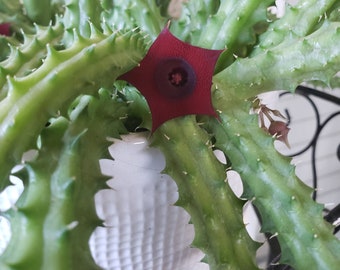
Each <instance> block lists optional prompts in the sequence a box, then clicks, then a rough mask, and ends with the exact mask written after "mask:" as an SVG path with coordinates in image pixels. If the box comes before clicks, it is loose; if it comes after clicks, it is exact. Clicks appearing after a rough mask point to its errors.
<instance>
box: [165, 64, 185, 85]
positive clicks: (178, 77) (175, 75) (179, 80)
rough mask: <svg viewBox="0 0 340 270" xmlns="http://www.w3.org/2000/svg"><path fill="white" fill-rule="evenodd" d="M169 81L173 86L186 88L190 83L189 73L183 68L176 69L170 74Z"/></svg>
mask: <svg viewBox="0 0 340 270" xmlns="http://www.w3.org/2000/svg"><path fill="white" fill-rule="evenodd" d="M169 81H170V83H171V84H172V85H173V86H184V85H185V84H186V83H187V81H188V73H187V72H186V71H185V69H183V68H174V69H173V70H172V71H171V72H170V73H169Z"/></svg>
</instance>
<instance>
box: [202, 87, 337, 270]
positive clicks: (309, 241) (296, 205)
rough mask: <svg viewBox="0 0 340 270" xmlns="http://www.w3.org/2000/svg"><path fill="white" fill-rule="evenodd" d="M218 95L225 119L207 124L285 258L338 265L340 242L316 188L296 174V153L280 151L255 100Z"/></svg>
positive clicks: (300, 263) (296, 263) (311, 265)
mask: <svg viewBox="0 0 340 270" xmlns="http://www.w3.org/2000/svg"><path fill="white" fill-rule="evenodd" d="M222 96H223V98H222ZM214 100H215V105H216V108H218V110H219V111H220V115H219V117H220V121H209V123H208V124H207V126H208V130H209V131H210V132H212V133H213V134H214V136H215V139H216V143H215V145H216V147H217V148H218V149H220V150H222V151H223V152H224V153H225V154H226V155H227V156H228V158H229V159H230V161H231V163H232V169H234V170H235V171H237V172H238V173H239V174H240V176H241V178H242V180H243V184H244V194H243V197H244V198H246V199H248V200H251V201H252V203H253V204H254V205H255V206H256V207H257V208H258V210H259V212H260V214H261V217H262V231H263V232H270V233H272V234H273V235H276V236H277V238H278V240H279V242H280V246H281V250H282V256H281V262H282V263H287V264H290V265H292V266H293V267H294V268H295V269H306V268H308V269H336V268H337V265H339V263H340V257H339V252H340V242H339V240H338V239H337V238H336V237H335V236H333V235H332V229H331V226H330V225H329V224H328V225H327V224H326V222H325V221H324V220H323V217H322V209H323V206H322V205H319V204H317V203H315V202H314V201H313V200H312V199H311V188H309V187H307V186H306V185H305V184H304V183H303V182H302V181H301V180H299V179H298V178H297V176H296V175H295V167H294V166H293V165H291V164H290V160H291V159H290V158H288V157H285V156H282V155H281V154H279V153H278V152H277V150H276V149H275V148H274V145H273V141H274V138H272V137H270V136H268V134H265V132H263V131H262V130H261V129H260V128H259V124H258V119H257V116H256V115H251V114H249V111H250V109H251V105H252V104H251V102H248V101H244V100H240V99H238V98H237V97H235V96H232V94H228V96H225V94H224V93H223V91H221V90H219V89H216V90H215V91H214ZM222 100H223V102H222ZM273 161H274V162H273Z"/></svg>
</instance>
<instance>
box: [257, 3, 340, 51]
mask: <svg viewBox="0 0 340 270" xmlns="http://www.w3.org/2000/svg"><path fill="white" fill-rule="evenodd" d="M335 2H336V0H323V1H320V0H300V1H298V3H297V4H296V5H294V6H293V7H292V6H289V5H287V7H286V9H285V15H284V16H283V17H282V18H281V19H279V20H277V21H275V22H273V23H272V24H271V25H270V26H269V29H268V30H267V31H266V32H265V33H264V34H262V35H261V36H260V38H259V46H257V47H255V49H254V50H253V51H252V52H251V55H252V56H254V55H256V54H258V53H261V52H263V51H265V50H268V49H270V48H273V47H275V46H277V45H279V44H280V43H282V42H288V41H290V40H296V39H299V38H302V37H305V36H307V35H308V34H310V33H312V32H313V31H314V30H315V27H316V26H317V24H318V23H319V22H320V21H322V18H323V17H325V16H326V12H327V11H328V10H329V9H330V8H331V7H332V5H333V4H334V3H335Z"/></svg>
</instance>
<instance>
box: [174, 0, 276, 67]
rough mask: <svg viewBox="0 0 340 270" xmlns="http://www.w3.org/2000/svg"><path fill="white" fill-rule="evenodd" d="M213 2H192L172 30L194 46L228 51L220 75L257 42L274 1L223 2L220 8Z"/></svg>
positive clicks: (218, 64) (186, 6)
mask: <svg viewBox="0 0 340 270" xmlns="http://www.w3.org/2000/svg"><path fill="white" fill-rule="evenodd" d="M207 2H208V3H207ZM212 2H213V1H205V0H200V1H189V2H188V3H187V4H185V5H184V12H183V15H182V17H181V18H180V19H179V20H178V21H175V22H174V23H173V26H172V27H171V30H172V32H173V33H174V34H175V35H176V36H177V37H179V38H181V39H182V40H185V41H187V42H190V43H191V44H192V45H196V46H200V47H204V48H209V49H226V50H225V51H224V52H223V54H222V55H221V57H220V59H219V61H218V63H217V65H216V72H218V71H221V70H222V69H225V68H226V67H227V66H228V65H230V64H231V63H232V62H234V61H235V57H234V55H239V56H246V55H247V53H248V46H249V45H251V44H254V43H255V42H256V35H257V34H256V32H255V30H254V28H255V26H256V24H258V23H266V20H267V8H268V6H270V5H271V4H272V2H273V1H271V0H266V1H259V0H246V1H228V0H222V1H221V3H220V4H219V5H218V4H216V2H214V3H212ZM191 14H195V16H192V15H191Z"/></svg>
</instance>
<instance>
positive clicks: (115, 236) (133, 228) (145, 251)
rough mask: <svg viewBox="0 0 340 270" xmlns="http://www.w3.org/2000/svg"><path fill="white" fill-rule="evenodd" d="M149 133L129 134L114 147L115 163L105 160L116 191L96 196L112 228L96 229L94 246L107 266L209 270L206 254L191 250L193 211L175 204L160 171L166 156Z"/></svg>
mask: <svg viewBox="0 0 340 270" xmlns="http://www.w3.org/2000/svg"><path fill="white" fill-rule="evenodd" d="M145 136H146V134H141V133H140V134H131V135H129V136H125V137H123V141H116V143H114V144H113V146H112V147H110V152H111V155H112V156H113V158H114V161H109V160H103V161H102V163H101V165H102V168H103V172H104V173H105V174H107V175H112V176H113V179H112V180H110V181H109V185H110V186H111V187H112V190H103V191H100V192H99V193H98V194H97V195H96V205H97V211H98V214H99V216H100V217H101V218H103V219H104V220H105V225H106V226H107V227H108V228H98V229H97V230H96V231H95V232H94V234H93V236H92V238H91V241H90V243H91V247H92V252H93V254H95V258H96V261H97V263H98V264H99V265H100V266H102V267H104V268H105V269H112V270H113V269H120V270H138V269H141V270H142V269H143V270H144V269H159V270H166V269H168V270H176V269H178V270H180V269H181V270H186V269H200V270H203V269H208V267H207V265H205V264H202V263H198V262H199V261H200V260H201V259H202V257H203V254H202V253H201V252H200V251H199V250H197V249H193V248H190V243H191V242H192V241H193V238H194V228H193V226H192V225H189V224H188V222H189V215H188V214H187V213H186V212H185V211H184V210H183V209H181V208H179V207H176V206H173V204H174V203H175V202H176V200H177V199H178V193H177V186H176V184H175V183H174V181H173V180H172V179H171V178H170V177H168V176H166V175H162V174H161V173H160V172H161V170H162V169H163V168H164V166H165V160H164V156H163V155H162V154H161V153H160V152H159V151H158V150H157V149H154V148H149V147H148V143H147V138H146V137H145Z"/></svg>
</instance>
